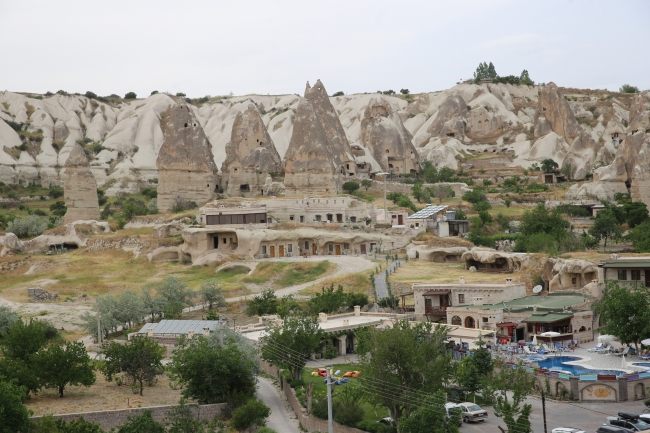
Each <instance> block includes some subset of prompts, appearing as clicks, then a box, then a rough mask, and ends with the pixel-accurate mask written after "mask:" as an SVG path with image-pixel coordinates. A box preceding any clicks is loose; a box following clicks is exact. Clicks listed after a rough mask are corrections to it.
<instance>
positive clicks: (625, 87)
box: [618, 84, 639, 93]
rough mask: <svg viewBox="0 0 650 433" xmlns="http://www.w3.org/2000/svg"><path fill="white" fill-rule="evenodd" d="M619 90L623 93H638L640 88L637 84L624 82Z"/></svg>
mask: <svg viewBox="0 0 650 433" xmlns="http://www.w3.org/2000/svg"><path fill="white" fill-rule="evenodd" d="M618 91H619V92H621V93H638V92H639V88H638V87H636V86H631V85H629V84H623V85H622V86H621V88H620V89H618Z"/></svg>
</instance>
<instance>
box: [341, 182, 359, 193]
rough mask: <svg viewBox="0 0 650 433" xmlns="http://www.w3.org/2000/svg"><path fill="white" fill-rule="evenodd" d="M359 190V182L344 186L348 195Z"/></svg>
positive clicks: (347, 183)
mask: <svg viewBox="0 0 650 433" xmlns="http://www.w3.org/2000/svg"><path fill="white" fill-rule="evenodd" d="M358 189H359V184H358V183H357V182H352V181H350V182H345V183H344V184H343V191H345V192H347V193H348V194H354V192H355V191H356V190H358Z"/></svg>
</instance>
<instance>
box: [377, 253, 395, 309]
mask: <svg viewBox="0 0 650 433" xmlns="http://www.w3.org/2000/svg"><path fill="white" fill-rule="evenodd" d="M398 263H400V264H401V261H400V260H397V261H395V262H393V263H391V265H390V266H389V267H388V269H390V271H391V272H393V271H394V270H395V268H396V267H397V264H398ZM375 291H376V292H377V300H379V299H384V298H386V297H388V289H387V287H386V270H383V271H381V272H380V273H379V275H377V276H376V277H375Z"/></svg>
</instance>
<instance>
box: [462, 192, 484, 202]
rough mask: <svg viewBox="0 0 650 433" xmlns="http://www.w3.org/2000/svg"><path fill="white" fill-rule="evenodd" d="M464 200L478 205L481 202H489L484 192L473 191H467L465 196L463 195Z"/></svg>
mask: <svg viewBox="0 0 650 433" xmlns="http://www.w3.org/2000/svg"><path fill="white" fill-rule="evenodd" d="M462 199H463V200H465V201H468V202H470V203H473V204H476V203H479V202H482V201H483V202H487V201H488V200H487V196H486V195H485V193H483V192H482V191H477V190H472V191H467V192H466V193H465V194H463V197H462Z"/></svg>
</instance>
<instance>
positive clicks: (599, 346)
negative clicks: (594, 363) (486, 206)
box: [587, 343, 605, 352]
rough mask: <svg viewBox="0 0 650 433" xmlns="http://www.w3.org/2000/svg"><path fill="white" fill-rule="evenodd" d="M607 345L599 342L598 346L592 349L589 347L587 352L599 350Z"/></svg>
mask: <svg viewBox="0 0 650 433" xmlns="http://www.w3.org/2000/svg"><path fill="white" fill-rule="evenodd" d="M604 348H605V347H604V346H603V343H598V344H597V345H596V347H594V348H592V349H587V352H598V351H599V350H602V349H604Z"/></svg>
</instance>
